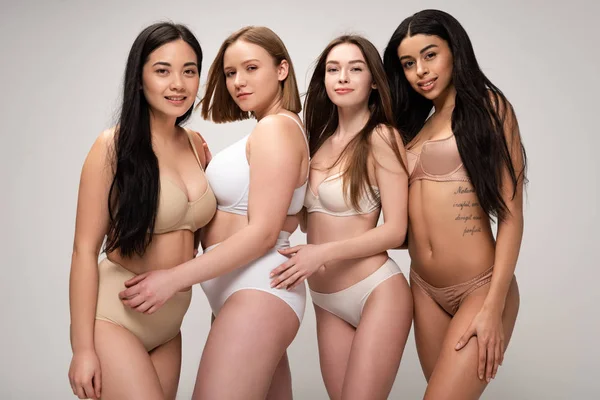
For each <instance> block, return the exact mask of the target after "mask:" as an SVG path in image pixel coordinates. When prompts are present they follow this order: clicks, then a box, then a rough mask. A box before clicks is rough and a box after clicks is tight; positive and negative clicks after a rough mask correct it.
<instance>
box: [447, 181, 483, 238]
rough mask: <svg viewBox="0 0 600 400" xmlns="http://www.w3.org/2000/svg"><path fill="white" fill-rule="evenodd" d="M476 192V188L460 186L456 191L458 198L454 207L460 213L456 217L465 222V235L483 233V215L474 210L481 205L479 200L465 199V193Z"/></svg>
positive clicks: (460, 221) (458, 220) (457, 219)
mask: <svg viewBox="0 0 600 400" xmlns="http://www.w3.org/2000/svg"><path fill="white" fill-rule="evenodd" d="M473 193H475V189H471V188H466V187H463V186H459V187H458V189H456V191H455V192H454V195H455V196H456V197H457V200H456V201H455V202H454V204H453V205H452V207H454V208H458V209H459V210H458V215H457V216H456V218H454V220H455V221H457V222H459V223H461V224H464V229H463V234H462V235H463V236H466V235H471V236H473V235H474V234H476V233H481V216H480V215H478V214H477V213H476V212H474V211H473V208H474V207H479V203H478V202H477V201H471V200H463V199H462V198H464V197H465V195H471V194H473Z"/></svg>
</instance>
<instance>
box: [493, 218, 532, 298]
mask: <svg viewBox="0 0 600 400" xmlns="http://www.w3.org/2000/svg"><path fill="white" fill-rule="evenodd" d="M522 237H523V218H522V217H519V218H511V219H510V220H508V221H503V222H501V223H500V224H499V226H498V237H497V241H496V254H495V259H494V273H493V274H492V282H491V285H490V291H489V292H488V295H487V297H486V300H485V303H484V306H485V307H490V308H493V309H497V310H504V303H505V301H506V296H507V294H508V290H509V288H510V283H511V281H512V279H513V275H514V272H515V268H516V265H517V259H518V257H519V250H520V248H521V239H522Z"/></svg>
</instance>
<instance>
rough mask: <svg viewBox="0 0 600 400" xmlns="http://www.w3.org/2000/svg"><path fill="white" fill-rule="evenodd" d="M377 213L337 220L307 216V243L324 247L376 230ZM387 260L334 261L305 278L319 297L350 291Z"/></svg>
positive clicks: (380, 256)
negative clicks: (324, 245) (349, 289)
mask: <svg viewBox="0 0 600 400" xmlns="http://www.w3.org/2000/svg"><path fill="white" fill-rule="evenodd" d="M378 218H379V210H377V211H373V212H371V213H369V214H363V215H352V216H347V217H338V216H333V215H328V214H325V213H320V212H312V213H309V214H308V219H307V232H306V234H307V243H309V244H323V243H329V242H334V241H340V240H347V239H351V238H353V237H356V236H360V235H362V234H363V233H365V232H367V231H369V230H370V229H373V228H375V226H377V220H378ZM387 259H388V255H387V253H386V252H385V251H384V252H381V253H379V254H376V255H372V256H369V257H362V258H357V259H349V260H342V261H334V262H331V263H328V264H327V265H325V269H320V270H318V271H317V272H315V273H314V274H313V275H312V276H311V277H310V278H308V284H309V286H310V288H311V289H312V290H314V291H315V292H320V293H334V292H337V291H340V290H342V289H345V288H347V287H350V286H352V285H354V284H355V283H357V282H360V281H361V280H363V279H365V278H366V277H367V276H369V275H371V274H372V273H373V272H375V271H377V269H379V267H381V266H382V265H383V264H384V263H385V262H386V261H387Z"/></svg>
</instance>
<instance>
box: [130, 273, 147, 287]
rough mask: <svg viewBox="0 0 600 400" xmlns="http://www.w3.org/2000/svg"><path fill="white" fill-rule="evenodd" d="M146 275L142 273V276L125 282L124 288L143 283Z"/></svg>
mask: <svg viewBox="0 0 600 400" xmlns="http://www.w3.org/2000/svg"><path fill="white" fill-rule="evenodd" d="M147 275H148V274H147V273H144V274H139V275H136V276H134V277H133V278H131V279H129V280H127V281H125V287H131V286H133V285H137V284H138V283H139V282H141V281H143V280H144V278H146V276H147Z"/></svg>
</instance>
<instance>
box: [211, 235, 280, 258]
mask: <svg viewBox="0 0 600 400" xmlns="http://www.w3.org/2000/svg"><path fill="white" fill-rule="evenodd" d="M291 235H292V234H291V233H290V232H286V231H281V232H279V235H278V236H277V241H276V242H275V246H274V247H273V249H275V250H279V249H285V248H288V247H290V236H291ZM221 243H222V242H219V243H215V244H212V245H210V246H208V247H206V248H205V249H204V252H205V253H208V252H209V251H211V250H212V249H214V248H215V247H217V246H218V245H220V244H221Z"/></svg>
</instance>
